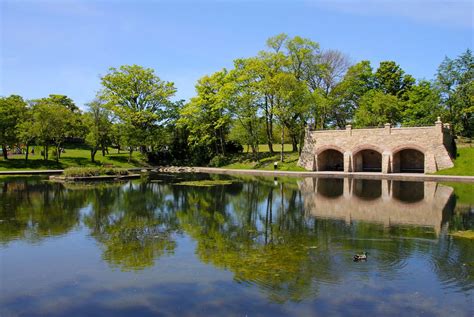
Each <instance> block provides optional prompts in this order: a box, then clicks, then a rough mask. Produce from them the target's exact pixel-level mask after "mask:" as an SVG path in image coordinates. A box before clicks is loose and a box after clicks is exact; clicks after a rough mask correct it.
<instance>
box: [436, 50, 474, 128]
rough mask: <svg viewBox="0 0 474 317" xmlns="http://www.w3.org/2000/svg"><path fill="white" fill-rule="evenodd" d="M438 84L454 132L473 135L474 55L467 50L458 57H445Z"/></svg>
mask: <svg viewBox="0 0 474 317" xmlns="http://www.w3.org/2000/svg"><path fill="white" fill-rule="evenodd" d="M436 85H437V87H438V89H439V90H440V92H441V101H442V105H443V107H444V108H445V109H446V111H447V119H448V121H450V122H451V123H452V126H453V129H454V132H455V133H457V134H460V135H463V136H467V137H472V135H473V133H474V116H473V113H474V97H473V96H474V56H473V54H472V51H471V50H469V49H468V50H466V51H465V52H464V53H463V54H461V55H460V56H459V57H458V58H456V59H450V58H448V57H445V59H444V60H443V62H442V63H441V65H440V66H439V67H438V72H437V75H436Z"/></svg>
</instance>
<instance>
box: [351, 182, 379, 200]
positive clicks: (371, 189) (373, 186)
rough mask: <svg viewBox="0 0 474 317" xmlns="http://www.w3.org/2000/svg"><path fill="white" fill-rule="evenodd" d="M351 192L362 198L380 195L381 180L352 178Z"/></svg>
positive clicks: (373, 197)
mask: <svg viewBox="0 0 474 317" xmlns="http://www.w3.org/2000/svg"><path fill="white" fill-rule="evenodd" d="M352 192H353V193H354V195H355V196H357V197H359V198H362V199H364V200H372V199H377V198H379V197H380V196H382V181H381V180H378V179H354V183H353V189H352Z"/></svg>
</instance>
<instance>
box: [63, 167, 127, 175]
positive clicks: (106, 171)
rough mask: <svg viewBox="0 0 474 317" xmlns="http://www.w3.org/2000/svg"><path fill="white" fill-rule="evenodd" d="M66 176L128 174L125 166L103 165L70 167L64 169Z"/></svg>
mask: <svg viewBox="0 0 474 317" xmlns="http://www.w3.org/2000/svg"><path fill="white" fill-rule="evenodd" d="M63 175H64V176H66V177H90V176H100V175H128V171H127V169H125V168H104V167H70V168H67V169H65V170H64V172H63Z"/></svg>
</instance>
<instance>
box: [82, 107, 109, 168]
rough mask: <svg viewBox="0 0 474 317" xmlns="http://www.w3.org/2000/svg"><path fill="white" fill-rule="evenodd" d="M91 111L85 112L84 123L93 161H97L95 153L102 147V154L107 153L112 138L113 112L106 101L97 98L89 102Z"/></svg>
mask: <svg viewBox="0 0 474 317" xmlns="http://www.w3.org/2000/svg"><path fill="white" fill-rule="evenodd" d="M88 107H89V111H88V112H86V113H85V114H84V123H85V125H86V126H87V128H88V130H89V131H88V133H87V135H86V143H87V144H88V145H89V146H90V147H91V161H92V162H95V155H96V153H97V151H98V150H99V148H101V147H102V154H103V155H105V149H106V148H107V146H108V144H109V140H110V135H111V130H112V122H111V113H110V110H108V109H107V108H106V107H105V105H104V101H103V100H100V99H95V100H94V101H92V102H91V103H89V104H88Z"/></svg>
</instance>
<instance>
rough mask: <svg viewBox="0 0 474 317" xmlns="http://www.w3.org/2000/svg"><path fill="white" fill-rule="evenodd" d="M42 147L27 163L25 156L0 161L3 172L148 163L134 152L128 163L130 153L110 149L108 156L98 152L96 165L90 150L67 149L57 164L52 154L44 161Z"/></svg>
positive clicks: (10, 157)
mask: <svg viewBox="0 0 474 317" xmlns="http://www.w3.org/2000/svg"><path fill="white" fill-rule="evenodd" d="M41 149H42V148H41V147H39V146H38V147H35V155H31V154H30V155H29V157H28V162H25V155H11V156H9V159H8V160H6V161H5V160H3V158H1V159H0V171H1V170H36V169H65V168H68V167H77V166H82V167H94V166H103V165H111V166H113V167H123V168H131V167H140V166H145V165H146V162H145V161H144V160H143V159H142V157H141V154H140V153H139V152H134V153H133V155H132V161H131V162H130V163H129V162H128V153H127V152H124V151H121V153H120V154H117V150H116V149H110V150H109V153H110V154H108V155H106V156H102V152H97V154H96V156H95V160H96V162H95V163H92V162H91V158H90V150H88V149H87V148H85V147H75V148H68V147H66V149H65V151H66V152H65V153H62V154H61V159H60V160H59V162H58V163H57V162H56V161H55V160H54V158H53V156H52V155H51V152H52V151H51V152H50V159H49V160H48V161H44V160H43V158H42V156H41V155H40V151H41Z"/></svg>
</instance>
